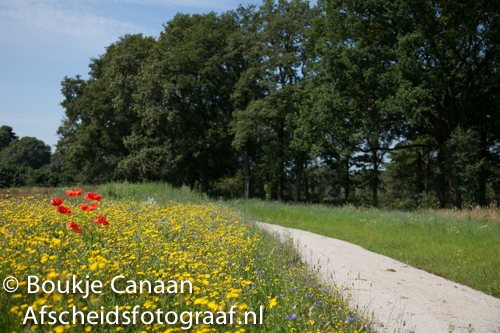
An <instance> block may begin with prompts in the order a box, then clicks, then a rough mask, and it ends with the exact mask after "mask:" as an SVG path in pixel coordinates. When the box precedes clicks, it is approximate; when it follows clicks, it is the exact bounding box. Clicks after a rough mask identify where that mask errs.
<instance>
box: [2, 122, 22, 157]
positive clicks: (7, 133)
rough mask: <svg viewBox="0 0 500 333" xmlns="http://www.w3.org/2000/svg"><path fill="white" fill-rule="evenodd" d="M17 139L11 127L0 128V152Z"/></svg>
mask: <svg viewBox="0 0 500 333" xmlns="http://www.w3.org/2000/svg"><path fill="white" fill-rule="evenodd" d="M17 138H18V137H17V136H16V133H14V132H13V131H12V127H10V126H7V125H3V126H2V127H0V151H1V150H2V149H4V148H6V147H7V146H8V145H9V144H10V143H11V142H12V141H14V140H15V139H17Z"/></svg>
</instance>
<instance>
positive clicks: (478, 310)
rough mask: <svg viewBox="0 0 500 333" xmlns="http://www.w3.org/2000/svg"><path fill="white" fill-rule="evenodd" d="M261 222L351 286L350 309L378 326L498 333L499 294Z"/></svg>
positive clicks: (351, 246)
mask: <svg viewBox="0 0 500 333" xmlns="http://www.w3.org/2000/svg"><path fill="white" fill-rule="evenodd" d="M259 225H260V226H261V227H263V228H266V229H267V230H269V231H272V232H277V233H280V234H282V235H289V236H291V237H292V238H293V239H294V241H295V242H296V243H297V242H298V244H299V245H298V246H299V248H300V250H301V252H302V255H303V258H304V259H305V260H307V261H308V262H309V263H310V264H311V266H313V265H315V266H316V268H317V267H318V266H321V268H320V272H321V273H322V275H323V276H324V277H325V279H326V280H327V281H332V277H331V274H332V273H334V274H333V279H334V280H333V282H334V283H335V284H337V285H338V286H342V287H343V288H344V289H345V287H347V286H349V287H350V288H349V289H346V290H347V293H348V294H350V297H351V298H352V299H351V308H352V307H353V306H356V305H359V307H360V308H362V309H367V310H369V311H374V315H375V318H376V319H377V321H378V323H379V324H383V325H384V326H383V328H382V327H381V326H379V327H378V328H377V330H378V331H385V332H400V331H401V332H403V331H406V332H412V331H415V332H417V333H434V332H436V333H442V332H445V333H446V332H448V327H449V324H453V325H455V332H469V331H468V327H469V324H471V325H472V327H473V328H474V329H475V331H474V332H475V333H483V332H484V333H487V332H499V333H500V299H497V298H494V297H492V296H489V295H486V294H484V293H483V292H480V291H477V290H474V289H471V288H469V287H467V286H463V285H460V284H458V283H454V282H451V281H448V280H446V279H444V278H441V277H439V276H436V275H433V274H430V273H427V272H425V271H422V270H420V269H416V268H413V267H411V266H407V265H405V264H403V263H401V262H399V261H396V260H394V259H391V258H389V257H386V256H383V255H380V254H377V253H374V252H371V251H368V250H365V249H363V248H361V247H360V246H358V245H354V244H351V243H348V242H344V241H341V240H338V239H335V238H329V237H324V236H320V235H316V234H313V233H311V232H307V231H302V230H297V229H291V228H285V227H280V226H277V225H271V224H266V223H259ZM318 261H319V264H318ZM391 270H395V272H393V271H391ZM499 282H500V281H499ZM350 290H352V292H351V291H350ZM396 317H397V318H396ZM403 324H404V325H403Z"/></svg>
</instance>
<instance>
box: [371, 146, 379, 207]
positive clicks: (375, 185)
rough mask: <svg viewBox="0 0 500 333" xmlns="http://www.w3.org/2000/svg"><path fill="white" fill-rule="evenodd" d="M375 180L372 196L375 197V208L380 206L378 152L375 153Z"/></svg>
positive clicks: (373, 180)
mask: <svg viewBox="0 0 500 333" xmlns="http://www.w3.org/2000/svg"><path fill="white" fill-rule="evenodd" d="M372 157H373V179H372V182H373V183H372V196H373V207H377V206H378V157H377V151H376V150H375V151H374V152H373V155H372Z"/></svg>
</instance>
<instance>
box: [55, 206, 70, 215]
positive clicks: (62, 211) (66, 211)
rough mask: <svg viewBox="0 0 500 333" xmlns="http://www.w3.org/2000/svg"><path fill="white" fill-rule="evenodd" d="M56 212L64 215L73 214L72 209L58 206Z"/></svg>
mask: <svg viewBox="0 0 500 333" xmlns="http://www.w3.org/2000/svg"><path fill="white" fill-rule="evenodd" d="M56 210H57V211H58V212H59V213H63V214H69V213H71V208H69V207H63V206H57V208H56Z"/></svg>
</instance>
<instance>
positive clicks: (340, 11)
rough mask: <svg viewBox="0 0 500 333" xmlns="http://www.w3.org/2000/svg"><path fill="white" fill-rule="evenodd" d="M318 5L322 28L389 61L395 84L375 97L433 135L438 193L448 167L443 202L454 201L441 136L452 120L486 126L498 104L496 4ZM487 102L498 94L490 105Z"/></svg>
mask: <svg viewBox="0 0 500 333" xmlns="http://www.w3.org/2000/svg"><path fill="white" fill-rule="evenodd" d="M324 4H325V7H324V8H325V10H326V16H325V21H324V27H325V28H326V29H329V31H334V32H335V33H337V34H338V35H340V36H342V37H343V38H342V40H341V41H340V43H336V44H335V45H343V46H344V47H347V48H349V49H357V50H359V52H362V53H363V54H364V57H363V58H364V59H370V58H373V57H374V58H377V59H378V60H379V61H381V62H382V63H384V64H386V65H387V71H386V73H387V75H386V76H385V77H386V78H387V79H389V81H392V85H393V86H394V87H395V88H396V91H395V92H394V93H393V94H386V95H385V96H384V95H381V96H379V98H380V101H381V102H384V103H386V105H387V106H388V107H391V106H390V104H391V103H392V109H393V111H397V112H398V113H399V114H400V115H401V117H403V119H404V120H405V122H406V124H409V125H411V127H412V128H413V129H412V130H411V131H412V132H413V133H418V134H423V135H427V136H431V137H433V138H434V140H435V142H436V145H437V147H436V148H437V175H436V176H437V189H438V198H439V200H440V202H441V205H442V206H444V204H445V202H444V200H445V195H444V189H445V184H444V181H445V168H447V174H448V180H449V182H448V189H449V194H448V197H449V202H450V204H451V205H452V206H456V207H460V205H461V202H460V191H459V186H460V185H459V184H460V179H459V175H458V174H457V170H456V168H455V166H454V164H453V163H450V162H451V161H449V160H447V159H449V156H452V154H449V153H447V152H446V145H445V143H446V142H447V141H448V139H449V138H450V136H451V133H453V131H454V129H455V128H457V127H458V126H463V127H464V128H465V127H467V126H473V125H474V126H479V127H481V128H484V127H485V126H484V125H485V123H484V122H485V121H486V119H488V118H491V112H492V111H494V112H496V111H495V110H498V103H497V102H498V94H499V93H500V71H499V70H498V64H499V60H500V59H499V57H500V52H499V45H500V36H499V35H500V34H499V33H498V32H499V31H500V29H499V28H500V19H499V7H498V6H497V5H496V4H495V3H493V2H491V1H488V0H482V1H475V2H470V1H468V2H463V1H456V0H440V1H420V0H419V1H416V0H415V1H414V0H411V1H397V2H391V3H387V2H386V1H383V0H375V1H369V2H366V1H361V0H327V1H325V3H324ZM332 49H334V48H332ZM490 101H496V104H495V107H491V106H492V105H491V103H490ZM485 103H486V104H489V105H488V107H484V106H485ZM478 122H479V123H478ZM490 131H491V129H490ZM409 133H410V130H408V129H407V131H406V133H405V136H406V139H410V140H411V141H414V139H415V138H412V137H410V136H409ZM485 137H487V135H485ZM483 142H484V144H485V145H486V144H487V141H486V140H483ZM490 148H491V146H490V147H486V151H488V150H489V149H490ZM484 181H485V180H484V177H483V179H482V182H484ZM483 188H484V186H483Z"/></svg>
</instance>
